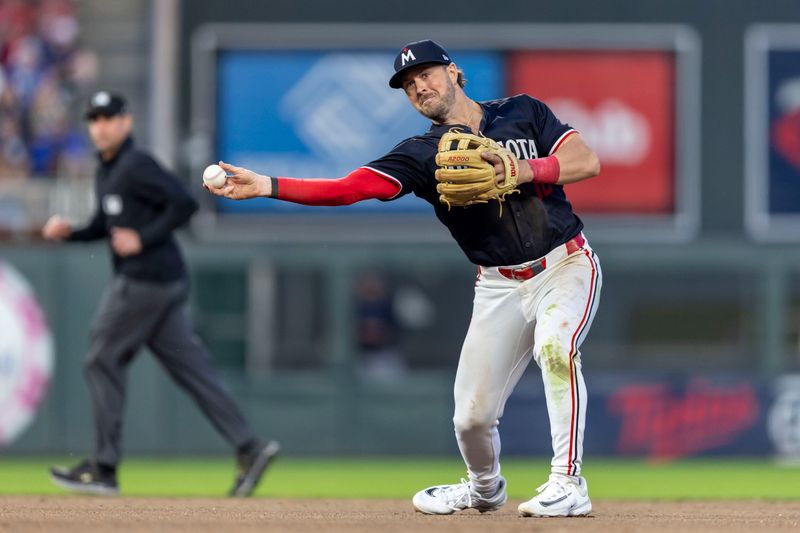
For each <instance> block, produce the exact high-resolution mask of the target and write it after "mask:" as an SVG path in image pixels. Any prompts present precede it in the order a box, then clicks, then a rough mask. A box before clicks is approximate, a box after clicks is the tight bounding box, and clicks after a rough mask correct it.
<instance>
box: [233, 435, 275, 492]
mask: <svg viewBox="0 0 800 533" xmlns="http://www.w3.org/2000/svg"><path fill="white" fill-rule="evenodd" d="M280 450H281V446H280V444H278V442H277V441H274V440H271V441H268V442H263V441H261V442H259V443H258V444H256V445H255V446H252V449H251V450H250V451H248V452H244V453H239V454H238V455H237V456H236V459H237V461H238V462H239V471H238V472H237V474H236V479H235V480H234V482H233V488H232V489H231V491H230V492H229V493H228V495H229V496H234V497H237V498H245V497H247V496H250V495H251V494H253V491H254V490H256V487H257V486H258V482H259V481H261V476H263V475H264V472H265V471H266V469H267V467H268V466H269V464H270V463H271V462H272V461H273V460H274V459H275V456H277V455H278V452H279V451H280Z"/></svg>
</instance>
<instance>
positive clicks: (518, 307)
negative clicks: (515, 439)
mask: <svg viewBox="0 0 800 533" xmlns="http://www.w3.org/2000/svg"><path fill="white" fill-rule="evenodd" d="M545 259H546V268H545V270H544V271H542V272H540V273H539V274H537V275H536V276H534V277H533V278H531V279H528V280H525V281H519V280H512V279H508V278H506V277H504V276H503V275H501V274H500V273H499V271H498V268H494V267H481V268H480V269H479V274H478V280H477V282H476V285H475V300H474V306H473V313H472V321H471V322H470V326H469V331H468V332H467V336H466V338H465V339H464V345H463V348H462V351H461V357H460V359H459V363H458V371H457V373H456V381H455V389H454V395H455V415H454V417H453V422H454V425H455V432H456V438H457V440H458V446H459V449H460V450H461V454H462V456H463V457H464V461H465V462H466V464H467V469H468V473H469V478H470V481H471V482H472V483H473V486H474V487H475V488H476V489H477V490H479V491H485V490H493V489H494V487H495V485H496V483H497V481H498V479H499V478H498V477H497V476H498V475H499V474H500V461H499V458H500V436H499V433H498V430H497V426H498V423H499V419H500V418H501V417H502V416H503V408H504V406H505V403H506V400H507V399H508V397H509V395H510V394H511V392H512V391H513V390H514V387H515V386H516V384H517V382H518V381H519V379H520V377H521V376H522V374H523V372H524V371H525V368H526V367H527V366H528V363H529V362H530V360H531V357H533V358H534V360H535V361H536V364H537V365H538V366H539V368H540V369H541V371H542V380H543V381H544V391H545V397H546V400H547V412H548V414H549V417H550V433H551V437H552V446H553V459H552V462H551V470H552V472H553V473H558V474H565V475H570V476H577V475H579V474H580V471H581V457H582V454H583V431H584V427H585V420H586V385H585V384H584V381H583V375H582V374H581V358H580V351H579V350H578V348H579V347H580V345H581V343H582V342H583V339H584V338H585V337H586V334H587V333H588V331H589V327H590V326H591V324H592V319H593V317H594V313H595V310H596V309H597V304H598V301H599V299H600V298H599V297H600V288H601V285H602V273H601V270H600V264H599V262H598V260H597V257H596V255H595V254H594V252H593V251H592V249H591V248H590V247H589V244H588V243H586V244H585V245H584V246H583V247H582V248H580V249H578V250H577V251H574V252H573V253H572V254H569V255H568V253H567V249H566V246H565V245H562V246H559V247H557V248H555V249H554V250H552V251H551V252H550V253H549V254H548V255H547V256H546V257H545ZM528 264H530V263H526V264H524V265H514V266H512V267H510V268H517V267H524V266H526V265H528Z"/></svg>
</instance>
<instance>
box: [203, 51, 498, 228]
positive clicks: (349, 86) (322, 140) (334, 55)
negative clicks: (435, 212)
mask: <svg viewBox="0 0 800 533" xmlns="http://www.w3.org/2000/svg"><path fill="white" fill-rule="evenodd" d="M452 55H453V57H454V59H455V60H456V61H457V64H458V65H459V67H460V68H462V69H463V70H464V72H465V74H466V77H467V78H468V80H469V85H468V90H469V94H470V96H471V97H472V98H475V99H477V100H486V99H492V98H498V97H500V96H502V95H503V89H504V87H503V86H502V80H504V79H505V76H504V72H503V61H502V55H501V54H499V53H491V52H459V51H457V50H456V51H454V53H453V54H452ZM393 61H394V52H390V51H373V50H364V51H353V50H346V51H336V50H333V51H285V50H249V51H241V50H226V51H221V52H220V53H219V55H218V59H217V80H216V82H217V88H218V89H217V91H218V92H217V106H216V125H217V128H216V138H215V152H216V154H218V157H220V158H221V159H223V160H224V161H227V162H230V163H233V164H235V165H239V166H244V167H247V168H250V169H252V170H255V171H256V172H260V173H263V174H268V175H272V176H292V177H298V178H338V177H341V176H344V175H346V174H347V173H349V172H350V171H352V170H354V169H356V168H358V167H360V166H362V165H364V164H366V163H368V162H370V161H372V160H373V159H376V158H378V157H380V156H381V155H383V154H384V153H386V152H387V151H388V150H390V149H391V148H392V147H393V146H394V145H396V144H397V143H398V142H400V141H401V140H403V139H405V138H407V137H410V136H412V135H417V134H420V133H423V132H425V131H426V130H427V129H428V127H429V125H430V122H429V121H428V120H426V119H425V118H424V117H422V116H420V115H419V114H418V113H417V112H416V111H415V110H414V108H413V107H412V106H411V105H410V104H409V102H408V100H407V99H406V97H405V95H404V94H403V92H402V91H398V90H394V89H390V88H389V86H388V80H389V77H390V76H391V74H392V73H393V70H392V65H393ZM217 202H218V204H217V208H218V211H220V212H226V213H254V212H255V213H292V212H296V213H300V212H306V211H307V210H308V209H311V208H308V207H305V206H301V205H297V204H293V203H289V202H274V201H272V202H271V201H269V200H266V199H263V200H254V201H249V202H233V201H229V200H225V199H218V200H217ZM313 209H314V212H315V213H319V212H320V208H318V207H316V208H313ZM335 209H337V210H338V211H340V212H341V211H345V212H359V213H363V212H368V211H373V210H376V209H379V210H381V211H382V212H386V211H387V210H390V211H391V212H404V213H408V212H427V211H428V210H429V209H430V207H429V206H428V205H427V204H425V203H424V202H422V201H419V200H418V199H416V198H415V197H414V196H413V195H408V196H406V197H403V198H401V199H399V200H397V201H394V202H388V203H383V202H378V201H377V200H370V201H366V202H360V203H358V204H356V205H353V206H350V207H347V208H341V207H338V208H335Z"/></svg>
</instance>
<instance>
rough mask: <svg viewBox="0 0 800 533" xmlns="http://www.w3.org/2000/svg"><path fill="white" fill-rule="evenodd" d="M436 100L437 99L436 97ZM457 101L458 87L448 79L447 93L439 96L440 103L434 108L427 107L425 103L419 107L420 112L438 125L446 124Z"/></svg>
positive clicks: (433, 106)
mask: <svg viewBox="0 0 800 533" xmlns="http://www.w3.org/2000/svg"><path fill="white" fill-rule="evenodd" d="M434 98H435V97H434ZM455 101H456V87H455V85H453V82H452V81H450V79H449V78H448V79H447V92H446V93H444V94H440V95H439V101H438V102H436V104H434V105H432V106H428V107H425V106H424V102H423V103H422V104H420V106H419V112H420V113H422V115H424V116H425V117H427V118H429V119H431V120H432V121H434V122H436V123H437V124H444V123H445V122H446V121H447V117H448V116H450V110H451V109H453V104H454V103H455Z"/></svg>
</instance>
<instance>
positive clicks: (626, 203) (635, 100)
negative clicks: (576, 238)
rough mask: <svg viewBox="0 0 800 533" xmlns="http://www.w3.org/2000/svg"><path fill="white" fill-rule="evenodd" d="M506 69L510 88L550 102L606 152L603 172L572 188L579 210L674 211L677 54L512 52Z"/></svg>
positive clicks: (559, 114) (598, 149) (602, 156)
mask: <svg viewBox="0 0 800 533" xmlns="http://www.w3.org/2000/svg"><path fill="white" fill-rule="evenodd" d="M508 72H509V80H508V88H509V94H517V93H527V94H530V95H531V96H533V97H534V98H537V99H539V100H541V101H543V102H544V103H546V104H547V105H548V106H550V108H551V109H552V110H553V112H554V113H555V114H556V116H557V117H558V118H559V119H561V121H562V122H567V123H569V124H570V125H571V126H573V127H574V128H575V129H577V130H578V131H579V132H580V133H581V135H582V136H583V138H584V139H585V140H586V142H587V144H589V146H590V147H591V148H592V149H593V150H594V151H595V152H597V154H598V156H599V157H600V164H601V166H602V171H601V173H600V176H598V177H596V178H593V179H591V180H588V181H585V182H580V183H578V184H575V185H568V186H567V187H566V191H567V197H568V198H569V200H570V201H571V202H572V204H573V206H574V207H575V210H576V211H577V212H578V214H581V213H593V214H594V213H603V214H618V215H626V214H659V215H662V214H672V213H674V211H675V56H674V54H672V53H671V52H662V51H658V52H631V51H624V52H615V51H604V52H592V51H576V52H566V51H565V52H552V51H550V52H543V51H535V52H534V51H531V52H514V53H511V54H510V55H509V69H508Z"/></svg>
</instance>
